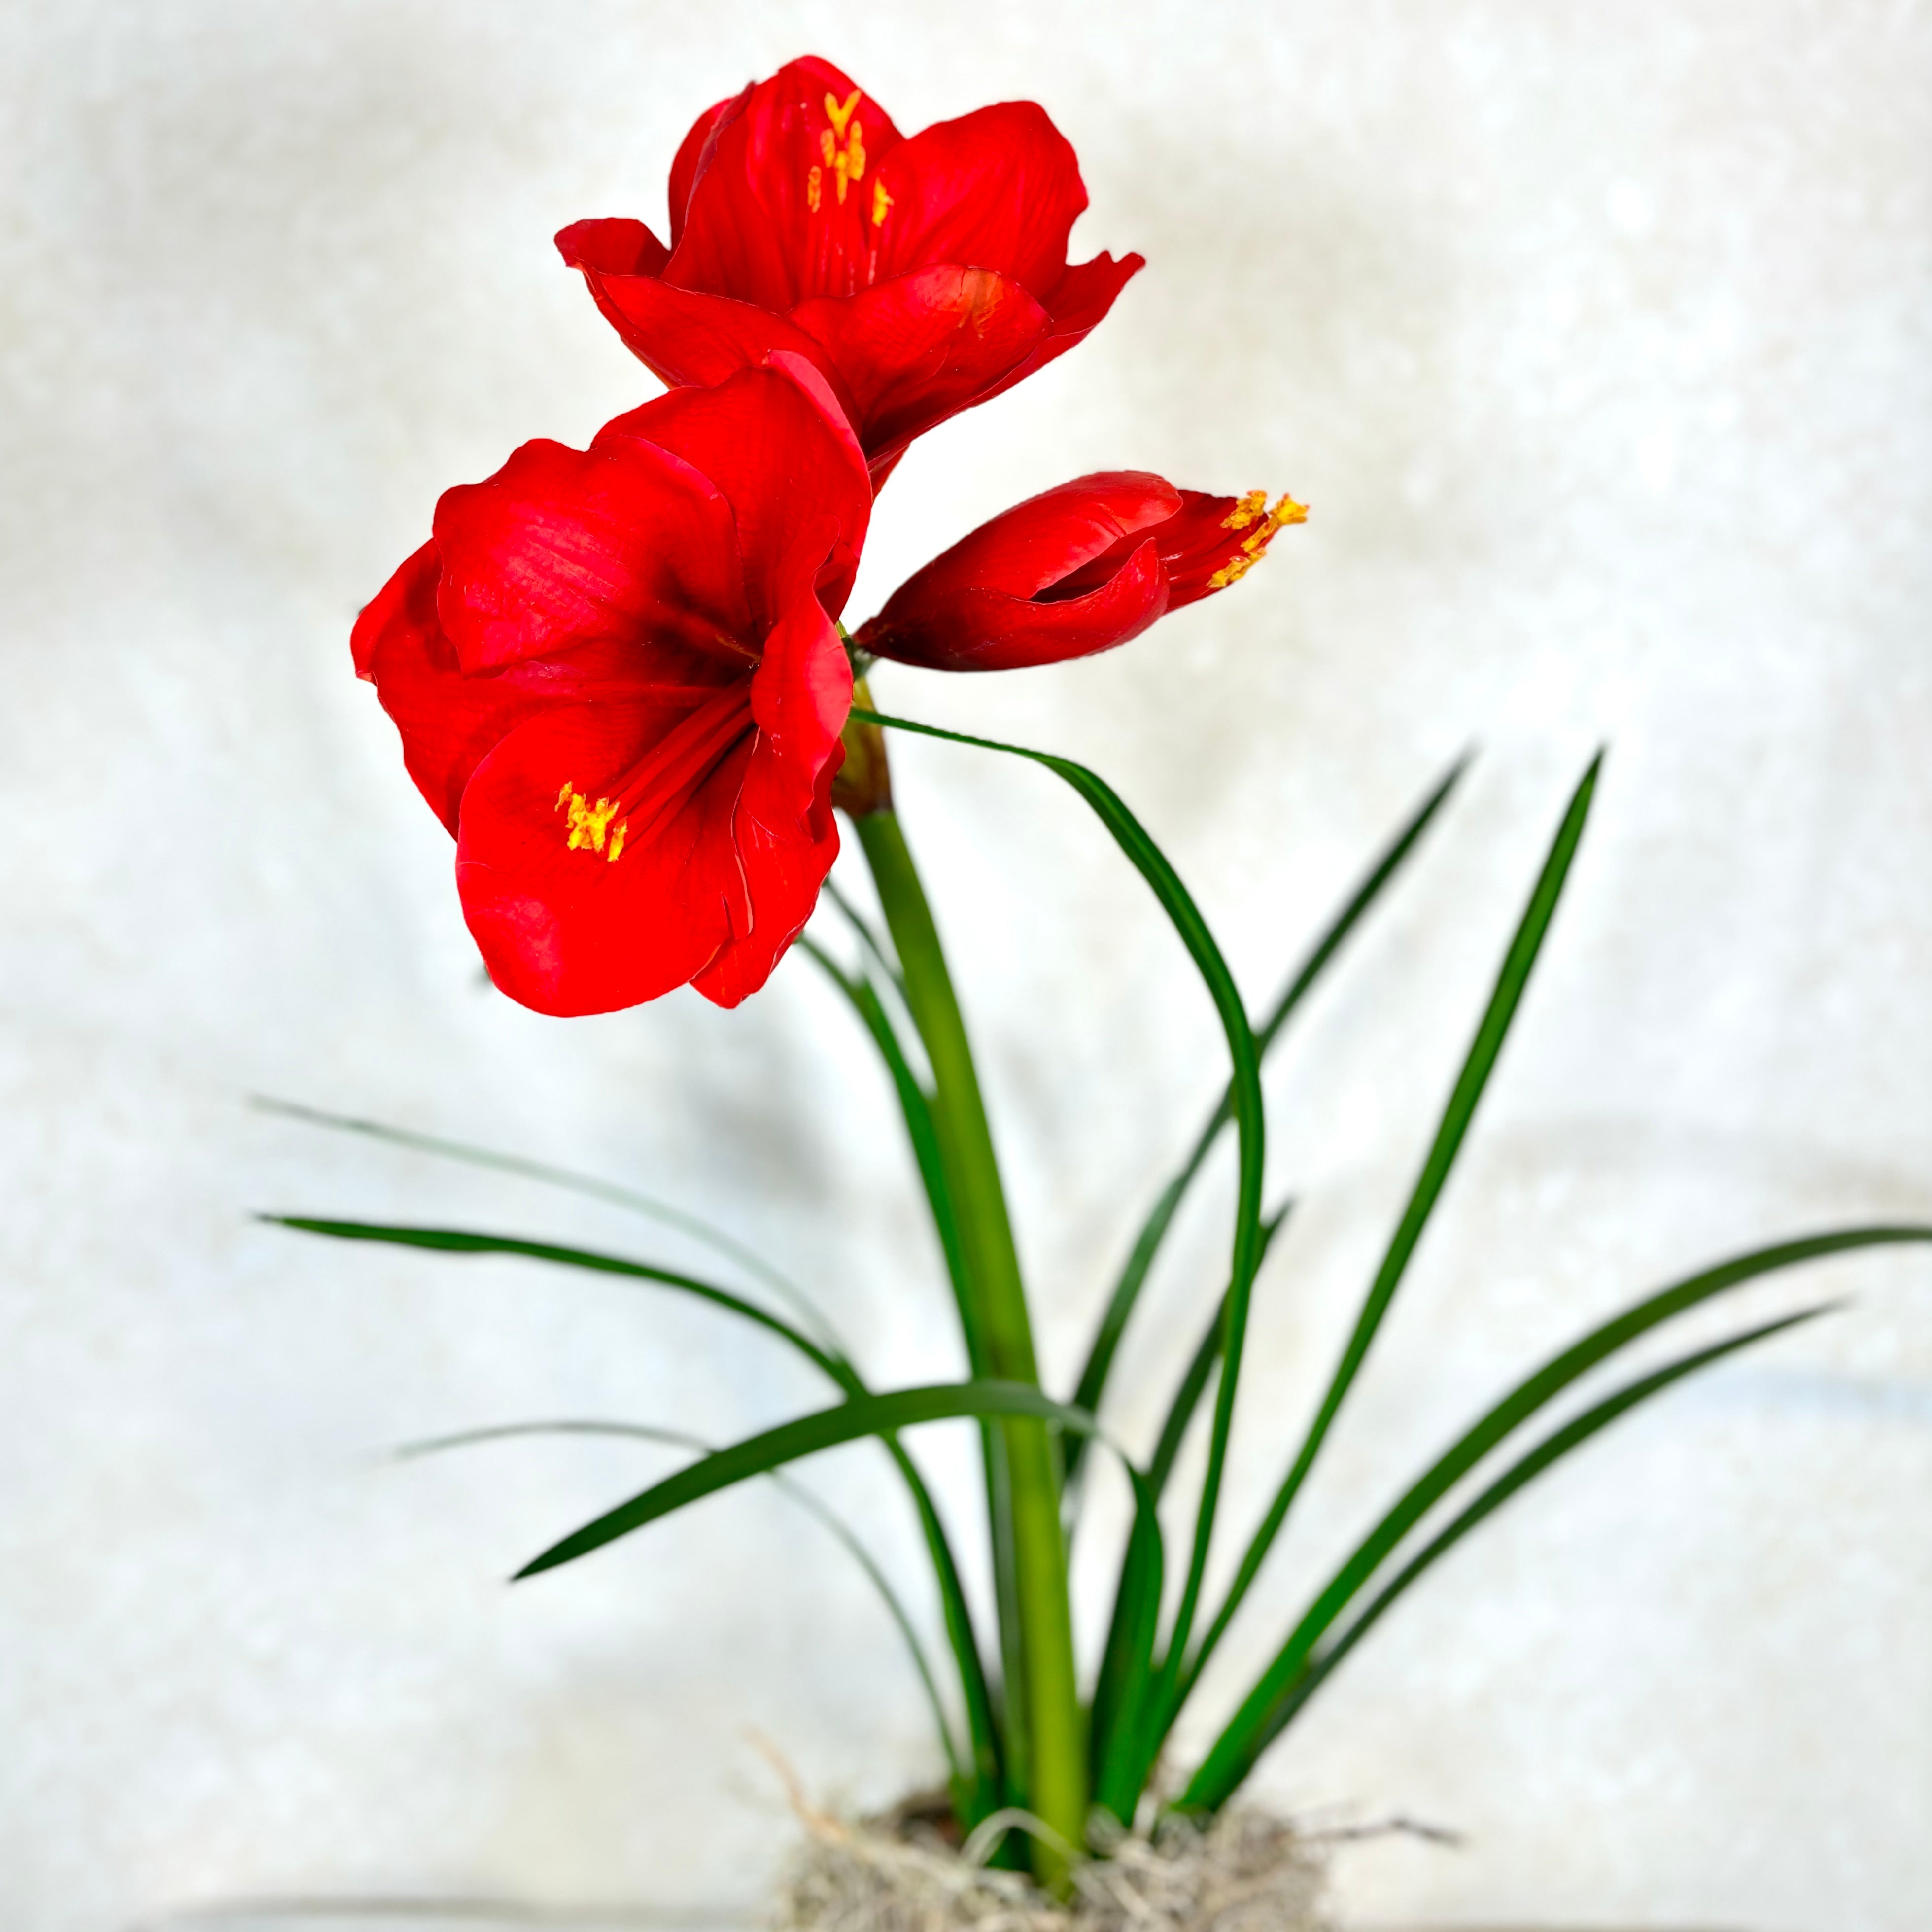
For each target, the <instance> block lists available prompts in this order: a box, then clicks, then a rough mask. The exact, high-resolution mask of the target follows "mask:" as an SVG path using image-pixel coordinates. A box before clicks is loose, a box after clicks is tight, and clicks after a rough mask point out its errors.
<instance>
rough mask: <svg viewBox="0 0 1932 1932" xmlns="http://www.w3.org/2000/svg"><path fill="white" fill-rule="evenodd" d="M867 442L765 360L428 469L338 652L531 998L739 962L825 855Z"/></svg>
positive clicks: (473, 907) (582, 1001) (495, 962)
mask: <svg viewBox="0 0 1932 1932" xmlns="http://www.w3.org/2000/svg"><path fill="white" fill-rule="evenodd" d="M870 511H871V488H870V485H869V482H868V478H867V475H866V470H865V459H864V458H863V456H862V455H861V454H860V452H859V447H858V445H857V443H856V441H855V440H853V437H852V434H851V431H850V428H849V427H848V426H847V424H846V422H845V420H844V416H842V415H841V413H840V411H839V410H838V405H837V404H836V402H835V401H834V399H833V398H832V395H830V393H829V391H828V390H827V389H826V386H825V384H824V382H823V380H822V378H821V377H820V376H819V374H818V373H817V371H816V370H815V369H814V368H813V367H812V366H811V365H810V364H809V363H806V362H802V361H800V360H799V359H797V358H796V357H793V356H787V355H785V354H784V353H782V352H781V353H778V354H775V355H774V356H772V358H771V359H770V362H769V365H767V366H765V367H762V368H751V369H745V370H742V371H739V373H737V374H734V375H733V376H732V377H730V378H729V380H727V381H725V382H724V383H721V384H720V385H719V386H717V387H716V388H715V389H680V390H677V391H675V392H673V393H672V394H670V395H667V396H663V397H660V398H658V400H657V401H654V402H651V403H647V404H645V405H644V406H643V407H642V408H641V409H638V410H633V411H631V413H629V414H628V416H619V418H617V419H616V421H615V422H611V423H609V424H607V425H605V427H604V428H603V430H601V431H600V432H599V433H598V436H597V437H596V438H595V440H594V441H593V442H592V444H591V446H590V447H589V449H588V450H587V451H580V450H575V449H568V448H566V447H565V446H564V445H562V444H561V443H550V442H538V443H526V444H524V445H523V447H522V448H521V449H519V450H517V452H515V454H514V455H512V456H511V458H510V460H508V462H507V463H505V464H504V466H503V467H502V469H499V471H498V472H496V475H493V476H492V477H490V478H488V479H487V481H484V482H481V483H478V484H470V485H466V486H464V487H460V488H458V489H454V490H449V491H447V492H446V493H445V494H444V495H443V497H442V499H440V501H439V502H438V503H437V507H436V514H435V518H434V524H433V529H434V535H432V536H431V539H430V541H428V543H427V544H425V545H424V546H423V547H422V549H421V550H418V551H417V552H416V554H415V555H414V556H412V557H411V558H410V559H409V560H408V562H406V563H405V564H404V565H403V566H402V568H401V569H400V570H398V571H397V572H396V574H395V576H394V577H392V578H391V579H390V580H389V583H388V585H387V586H386V587H385V588H384V589H383V592H381V594H380V595H379V596H378V597H377V598H376V600H375V601H374V603H372V604H370V606H369V607H368V609H367V610H365V611H364V612H363V613H362V617H361V619H359V621H358V622H357V624H356V631H355V637H354V640H353V642H354V650H355V657H356V669H357V670H358V671H359V673H361V674H362V676H364V677H365V678H368V679H371V681H372V682H374V685H375V686H376V690H377V695H378V696H379V697H380V699H381V700H382V702H383V706H384V708H385V709H386V710H387V711H388V712H389V715H390V716H391V717H392V718H393V719H394V720H395V723H396V724H397V726H398V728H399V730H401V733H402V739H403V751H404V761H405V763H407V766H408V769H409V771H410V775H411V776H412V777H413V778H414V779H415V780H416V784H417V785H418V786H419V787H420V789H421V790H422V793H423V796H425V798H426V799H428V801H429V802H430V804H431V806H432V807H433V808H434V810H435V811H436V812H437V815H438V816H439V817H440V818H441V819H442V820H443V823H444V824H445V825H446V826H447V827H448V828H449V830H450V831H451V832H453V833H454V834H455V838H456V841H457V847H456V874H457V883H458V890H459V892H460V895H461V898H462V902H463V916H464V917H465V918H466V919H467V921H468V922H469V929H470V932H472V935H474V936H475V940H476V943H477V944H478V947H479V948H480V949H481V952H482V954H483V958H484V963H485V964H486V965H487V967H488V968H489V971H490V977H491V979H492V980H494V981H495V983H496V985H497V986H499V987H500V988H501V989H502V990H503V991H504V992H506V993H508V995H510V996H511V998H513V999H515V1000H517V1001H520V1002H521V1003H522V1004H523V1005H525V1006H526V1007H534V1008H535V1009H536V1010H538V1012H540V1013H557V1014H574V1013H603V1012H607V1011H610V1010H613V1009H615V1008H617V1007H628V1006H632V1005H635V1004H637V1003H638V1002H639V1001H644V1000H649V999H652V998H655V997H656V996H657V995H659V994H661V993H664V992H668V991H670V989H672V988H673V987H675V986H682V985H683V984H684V983H685V982H687V981H688V982H690V983H692V984H693V985H694V986H696V987H697V990H698V991H699V992H700V993H703V995H705V996H706V998H709V999H711V1000H713V1001H716V1002H717V1003H718V1004H719V1005H720V1006H726V1007H729V1006H735V1005H736V1004H737V1003H738V1002H739V1001H740V1000H742V999H743V998H745V995H747V994H748V993H751V992H755V991H756V990H757V988H758V987H760V986H762V985H763V983H764V982H765V980H766V977H767V976H768V975H769V974H770V972H771V970H772V967H773V965H775V963H776V962H777V960H778V956H779V955H780V954H781V953H783V952H784V949H785V948H786V947H787V946H788V945H789V944H790V943H791V941H792V940H793V938H795V937H796V935H797V933H798V932H799V928H800V927H801V926H803V925H804V923H805V920H806V919H807V918H808V916H810V913H811V909H812V907H813V905H814V903H815V901H816V900H817V893H818V889H819V886H820V883H822V881H823V879H824V877H825V874H826V872H827V871H829V869H830V867H831V865H832V859H834V857H835V856H836V855H837V853H838V832H837V830H836V829H835V825H834V823H833V820H832V808H831V803H830V792H831V787H832V779H833V778H834V777H835V775H836V773H837V772H838V766H839V763H840V761H841V759H842V757H843V755H844V753H843V751H842V748H841V745H840V742H839V732H840V730H841V727H842V726H843V725H844V722H845V717H846V713H847V710H848V709H849V708H850V703H851V693H852V679H851V670H850V662H849V661H848V659H847V656H846V654H845V651H844V646H843V645H842V643H841V641H840V638H839V635H838V629H837V627H836V625H835V622H834V619H835V617H836V616H837V615H838V612H839V611H840V610H841V609H842V608H843V607H844V601H845V598H846V597H847V595H848V594H849V592H850V589H851V583H852V577H853V572H854V571H855V570H856V568H857V561H858V556H859V550H860V547H861V546H862V544H863V543H864V541H865V527H866V523H867V519H868V516H869V514H870Z"/></svg>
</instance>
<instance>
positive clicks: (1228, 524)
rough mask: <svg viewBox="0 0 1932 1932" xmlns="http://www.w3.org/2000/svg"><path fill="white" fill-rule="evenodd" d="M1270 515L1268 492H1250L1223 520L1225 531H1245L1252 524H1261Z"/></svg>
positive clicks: (1222, 525)
mask: <svg viewBox="0 0 1932 1932" xmlns="http://www.w3.org/2000/svg"><path fill="white" fill-rule="evenodd" d="M1267 514H1268V492H1267V491H1266V490H1250V491H1249V492H1248V493H1247V495H1246V496H1244V497H1243V498H1242V499H1241V501H1240V502H1238V503H1237V504H1236V505H1235V507H1234V508H1232V510H1230V511H1229V512H1228V514H1226V516H1225V517H1223V518H1222V519H1221V527H1222V529H1224V530H1244V529H1247V526H1249V525H1250V523H1259V522H1260V521H1261V520H1262V517H1265V516H1266V515H1267Z"/></svg>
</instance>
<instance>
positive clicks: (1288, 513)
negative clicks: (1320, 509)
mask: <svg viewBox="0 0 1932 1932" xmlns="http://www.w3.org/2000/svg"><path fill="white" fill-rule="evenodd" d="M1268 517H1269V518H1270V520H1271V521H1272V522H1273V523H1274V526H1275V528H1276V529H1280V528H1281V527H1282V526H1283V525H1284V524H1286V523H1307V520H1308V505H1307V504H1306V503H1298V502H1296V501H1295V499H1294V498H1293V497H1292V496H1290V495H1289V493H1288V492H1287V491H1286V490H1283V492H1282V493H1281V501H1280V502H1279V503H1277V504H1276V505H1275V506H1274V508H1273V509H1272V510H1271V511H1269V512H1268Z"/></svg>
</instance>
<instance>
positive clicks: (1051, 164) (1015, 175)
mask: <svg viewBox="0 0 1932 1932" xmlns="http://www.w3.org/2000/svg"><path fill="white" fill-rule="evenodd" d="M879 183H880V187H881V188H882V189H883V195H882V196H881V197H880V201H881V206H880V210H879V211H880V213H881V214H882V215H883V219H882V220H881V221H880V223H879V224H878V236H877V241H878V266H877V275H878V277H879V278H880V279H881V280H883V279H884V278H886V277H887V276H889V275H901V274H904V272H906V271H907V270H908V269H919V268H924V267H926V266H929V265H931V264H932V263H939V262H957V263H967V264H969V265H971V266H973V267H974V268H980V269H998V271H999V272H1000V273H1001V275H1005V276H1007V278H1009V279H1010V280H1011V281H1016V282H1018V283H1019V284H1020V285H1021V287H1023V288H1025V290H1028V292H1029V293H1031V295H1032V296H1034V298H1035V299H1037V300H1038V301H1039V302H1042V303H1046V302H1047V301H1048V299H1049V296H1051V295H1052V292H1053V290H1054V288H1055V285H1056V284H1058V282H1059V281H1061V278H1062V277H1063V276H1064V275H1065V274H1066V272H1067V232H1068V230H1069V229H1071V228H1072V226H1073V223H1074V220H1075V218H1076V217H1077V216H1078V215H1079V213H1080V211H1081V210H1082V208H1085V206H1086V205H1087V190H1086V188H1085V187H1084V186H1083V185H1082V182H1081V179H1080V165H1079V162H1078V161H1076V160H1075V158H1074V155H1073V148H1071V147H1070V145H1068V143H1067V139H1066V137H1065V136H1064V135H1063V134H1062V133H1061V132H1060V130H1059V129H1058V128H1057V127H1055V126H1054V124H1053V123H1052V121H1049V119H1048V118H1047V117H1046V113H1045V111H1044V110H1043V109H1042V108H1041V107H1039V106H1038V105H1037V104H1036V103H1034V102H1033V101H1002V102H1001V103H1000V104H999V105H998V106H997V107H983V108H981V109H980V110H978V112H977V113H972V114H967V115H962V116H961V117H960V118H959V119H958V120H956V121H941V122H939V123H938V124H937V125H936V126H934V127H928V128H926V130H924V131H923V132H922V133H917V134H915V135H914V136H913V137H912V138H911V139H910V140H909V141H906V142H901V144H900V145H899V146H898V147H897V148H894V149H893V151H892V154H890V156H889V157H888V158H887V159H886V160H884V161H883V162H882V163H880V167H879ZM886 197H889V200H888V199H886Z"/></svg>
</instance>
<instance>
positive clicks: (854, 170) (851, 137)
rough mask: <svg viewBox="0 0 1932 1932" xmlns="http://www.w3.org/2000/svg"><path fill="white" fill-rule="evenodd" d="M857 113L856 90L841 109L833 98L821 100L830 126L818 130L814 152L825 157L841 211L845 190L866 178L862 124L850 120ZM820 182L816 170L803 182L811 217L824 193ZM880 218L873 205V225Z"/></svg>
mask: <svg viewBox="0 0 1932 1932" xmlns="http://www.w3.org/2000/svg"><path fill="white" fill-rule="evenodd" d="M858 109H859V90H858V89H856V87H855V88H854V89H853V90H852V92H851V95H850V98H848V99H847V101H846V102H845V104H844V106H843V107H841V106H840V105H839V103H838V97H837V96H836V95H831V94H828V95H826V97H825V112H826V116H827V118H829V120H830V121H831V123H832V125H831V126H830V127H821V128H820V129H819V130H818V151H819V152H820V154H823V156H824V157H825V165H826V166H827V167H828V168H829V169H831V170H832V174H833V175H834V176H835V178H836V180H837V183H838V200H839V205H841V207H842V206H843V205H844V201H845V190H847V188H848V187H850V186H851V184H853V182H854V181H863V180H864V179H865V122H864V121H855V120H854V119H853V118H852V117H853V115H854V114H856V113H857V112H858ZM822 180H823V177H822V176H821V175H820V172H819V171H818V169H817V168H816V167H814V169H812V170H811V173H810V174H808V175H806V176H805V201H806V202H807V203H808V205H809V206H810V208H811V211H812V213H813V214H817V212H818V204H819V202H820V199H822V198H823V189H822V187H821V186H820V183H821V181H822ZM872 219H873V220H874V221H875V222H876V221H878V220H882V219H883V216H882V215H881V214H880V212H879V209H878V204H877V202H876V201H874V203H873V214H872Z"/></svg>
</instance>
